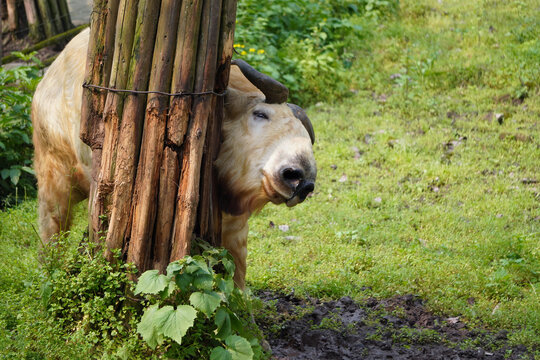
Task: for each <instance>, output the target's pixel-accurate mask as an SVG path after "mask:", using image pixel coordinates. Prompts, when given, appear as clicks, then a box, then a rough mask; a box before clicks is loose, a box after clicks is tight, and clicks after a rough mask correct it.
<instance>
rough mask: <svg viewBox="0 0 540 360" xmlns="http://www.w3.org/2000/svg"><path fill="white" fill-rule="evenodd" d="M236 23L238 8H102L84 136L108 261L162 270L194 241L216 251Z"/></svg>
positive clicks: (94, 29)
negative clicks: (219, 162) (218, 169)
mask: <svg viewBox="0 0 540 360" xmlns="http://www.w3.org/2000/svg"><path fill="white" fill-rule="evenodd" d="M235 20H236V0H161V1H159V0H108V1H107V0H95V1H94V11H93V14H92V18H91V30H90V31H91V34H90V43H89V50H88V58H87V68H86V77H85V85H84V86H85V90H84V96H83V108H82V119H81V139H82V140H83V141H84V142H85V143H86V144H88V145H89V146H90V147H91V149H92V156H93V158H92V166H93V169H92V171H93V174H92V184H91V194H90V203H89V210H90V211H89V214H90V215H89V217H90V219H89V227H90V234H91V238H92V239H94V240H95V241H100V240H101V241H104V242H105V244H106V255H107V256H108V257H109V258H112V257H113V255H112V254H113V250H114V249H121V250H122V252H123V254H124V255H125V258H126V260H127V261H129V262H133V263H134V264H135V265H136V266H137V268H138V269H139V271H141V272H142V271H145V270H147V269H150V268H154V269H159V270H161V271H163V270H165V268H166V266H167V264H168V263H169V262H170V261H173V260H177V259H179V258H181V257H183V256H184V255H186V254H188V253H190V247H191V243H192V239H193V237H194V236H200V237H201V238H203V239H205V240H207V241H209V242H210V243H212V244H214V245H219V241H220V234H221V217H220V216H221V211H220V209H219V204H218V200H217V192H216V190H217V189H216V186H215V184H214V179H215V174H214V169H213V162H214V160H215V158H216V156H217V153H218V150H219V143H220V131H221V122H222V118H223V103H224V97H223V94H224V92H225V90H226V85H227V83H228V77H229V67H230V61H231V56H232V52H233V36H234V25H235ZM117 90H128V91H127V92H126V91H120V92H119V91H117ZM194 234H195V235H194Z"/></svg>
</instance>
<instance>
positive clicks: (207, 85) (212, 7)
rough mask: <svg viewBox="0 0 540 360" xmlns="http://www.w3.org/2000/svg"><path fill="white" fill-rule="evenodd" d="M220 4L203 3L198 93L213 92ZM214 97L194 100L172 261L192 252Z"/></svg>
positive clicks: (196, 82) (183, 163)
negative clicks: (204, 152)
mask: <svg viewBox="0 0 540 360" xmlns="http://www.w3.org/2000/svg"><path fill="white" fill-rule="evenodd" d="M221 5H222V4H221V1H220V0H209V1H206V2H205V3H204V4H203V10H202V15H201V35H200V40H199V43H200V45H201V46H199V49H198V52H197V71H196V78H195V92H205V91H209V90H213V89H214V83H215V78H216V65H217V62H216V59H217V50H218V43H219V29H220V20H221ZM213 97H214V96H213V95H211V96H209V95H196V96H194V99H193V107H192V113H193V118H192V119H191V123H190V125H189V127H188V133H187V137H186V141H185V143H184V151H183V159H182V171H181V174H180V185H179V189H178V201H177V208H176V214H175V230H174V235H173V243H172V252H171V257H170V260H171V261H174V260H178V259H180V258H182V257H184V256H185V255H187V254H189V253H190V247H191V239H192V234H193V230H194V228H195V222H196V216H197V206H198V203H199V180H200V169H201V161H202V155H203V151H204V144H205V140H206V130H207V125H208V119H209V116H210V115H211V113H212V112H211V105H212V103H213Z"/></svg>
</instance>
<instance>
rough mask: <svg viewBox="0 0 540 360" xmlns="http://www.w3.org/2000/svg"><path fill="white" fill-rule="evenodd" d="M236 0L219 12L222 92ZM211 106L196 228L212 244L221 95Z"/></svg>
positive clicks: (217, 213)
mask: <svg viewBox="0 0 540 360" xmlns="http://www.w3.org/2000/svg"><path fill="white" fill-rule="evenodd" d="M236 8H237V1H236V0H224V1H223V12H222V15H221V31H220V33H221V39H220V41H219V50H218V64H217V78H216V85H215V89H216V91H217V92H218V93H221V92H224V91H225V90H226V89H227V84H228V83H229V72H230V66H231V58H232V53H233V42H234V29H235V24H236ZM214 100H215V104H214V105H213V106H212V107H213V108H214V109H215V111H214V113H213V118H212V121H211V122H210V127H209V129H208V135H207V137H206V139H207V140H206V145H205V149H206V150H205V153H204V156H203V160H202V163H203V167H202V170H201V190H200V193H201V203H200V205H199V215H198V228H199V229H198V232H199V234H200V236H201V237H202V238H203V239H206V240H208V241H209V242H210V243H211V244H213V245H214V246H220V245H221V208H220V206H219V198H218V189H217V186H215V184H217V174H216V171H215V169H214V162H215V161H216V159H217V156H218V153H219V145H220V142H221V141H220V137H221V125H222V122H223V111H224V97H216V98H215V99H214Z"/></svg>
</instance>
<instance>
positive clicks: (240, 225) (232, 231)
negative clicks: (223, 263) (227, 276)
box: [221, 213, 249, 290]
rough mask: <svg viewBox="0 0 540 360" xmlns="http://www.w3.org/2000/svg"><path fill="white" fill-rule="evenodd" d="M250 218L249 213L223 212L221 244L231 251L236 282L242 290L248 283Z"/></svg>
mask: <svg viewBox="0 0 540 360" xmlns="http://www.w3.org/2000/svg"><path fill="white" fill-rule="evenodd" d="M248 218H249V216H248V215H240V216H233V215H229V214H226V213H223V223H222V234H221V244H222V246H223V247H224V248H225V249H227V250H228V251H229V252H230V253H231V255H232V256H233V258H234V264H235V265H236V270H235V272H234V283H235V284H236V286H238V287H239V288H240V289H242V290H243V289H244V287H245V284H246V258H247V236H248V230H249V226H248Z"/></svg>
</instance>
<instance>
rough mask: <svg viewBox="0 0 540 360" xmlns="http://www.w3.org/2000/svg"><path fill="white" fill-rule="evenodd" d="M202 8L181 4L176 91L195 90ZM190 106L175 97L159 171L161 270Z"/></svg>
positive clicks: (189, 1) (189, 0)
mask: <svg viewBox="0 0 540 360" xmlns="http://www.w3.org/2000/svg"><path fill="white" fill-rule="evenodd" d="M201 11H202V1H201V0H184V2H183V3H182V9H181V14H180V21H179V25H178V31H177V37H176V39H177V42H176V54H175V60H174V73H173V78H172V86H171V91H172V92H174V93H180V92H193V83H194V79H195V65H196V60H197V59H196V57H197V46H198V40H199V26H200V20H201ZM191 105H192V97H191V96H176V97H174V98H172V100H171V105H170V111H169V120H168V122H167V135H166V136H167V137H166V141H165V149H164V155H163V156H164V157H163V166H162V167H161V170H160V183H159V199H158V213H157V219H156V233H155V240H154V241H155V242H154V248H155V252H154V256H153V260H154V262H153V268H154V269H159V270H161V271H165V269H166V267H167V264H168V263H169V258H170V252H171V244H170V239H171V235H172V229H173V224H174V214H175V208H176V207H175V204H176V197H177V193H178V178H179V177H180V163H179V159H180V158H181V146H182V144H183V141H184V136H185V134H186V131H187V126H188V123H189V117H190V113H191Z"/></svg>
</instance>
